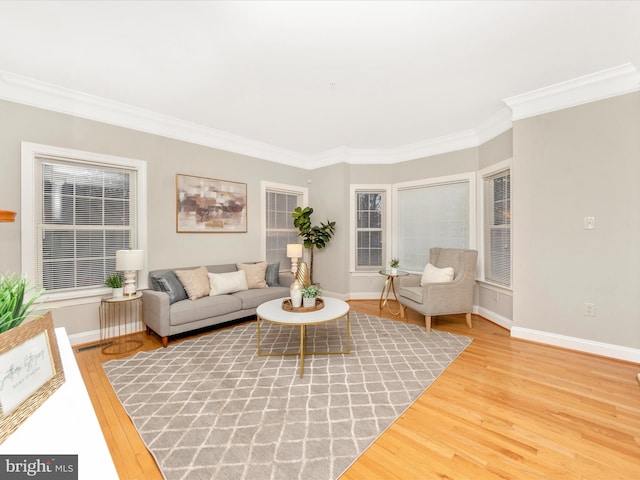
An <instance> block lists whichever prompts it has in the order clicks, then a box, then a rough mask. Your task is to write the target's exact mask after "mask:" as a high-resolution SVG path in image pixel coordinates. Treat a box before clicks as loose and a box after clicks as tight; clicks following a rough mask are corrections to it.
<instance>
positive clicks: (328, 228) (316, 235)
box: [291, 207, 336, 283]
mask: <svg viewBox="0 0 640 480" xmlns="http://www.w3.org/2000/svg"><path fill="white" fill-rule="evenodd" d="M312 213H313V208H311V207H305V208H301V207H296V209H295V210H294V211H293V213H292V214H291V217H293V226H294V227H296V228H297V229H298V236H299V237H300V238H302V243H303V245H304V248H308V249H309V278H310V280H311V283H313V250H314V248H325V247H326V246H327V244H328V243H329V241H330V240H331V237H333V234H334V233H335V231H336V222H331V221H329V220H327V223H322V222H320V225H311V214H312Z"/></svg>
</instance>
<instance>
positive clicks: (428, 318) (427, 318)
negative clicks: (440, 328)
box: [424, 315, 431, 333]
mask: <svg viewBox="0 0 640 480" xmlns="http://www.w3.org/2000/svg"><path fill="white" fill-rule="evenodd" d="M424 326H425V327H426V328H427V333H431V316H430V315H425V316H424Z"/></svg>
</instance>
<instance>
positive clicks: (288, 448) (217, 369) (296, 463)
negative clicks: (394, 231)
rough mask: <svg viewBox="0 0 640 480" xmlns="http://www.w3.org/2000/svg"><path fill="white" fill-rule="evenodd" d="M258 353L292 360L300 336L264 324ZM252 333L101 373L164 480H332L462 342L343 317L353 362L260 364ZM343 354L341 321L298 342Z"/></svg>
mask: <svg viewBox="0 0 640 480" xmlns="http://www.w3.org/2000/svg"><path fill="white" fill-rule="evenodd" d="M262 326H263V328H262V342H261V344H262V349H263V352H264V351H267V350H268V349H269V348H273V350H274V351H282V349H288V350H290V351H296V350H297V349H298V346H299V331H300V330H299V327H291V326H281V325H273V324H270V323H268V322H263V323H262ZM256 333H257V332H256V323H255V322H251V323H246V324H242V325H238V326H236V327H233V328H230V329H226V330H220V331H214V332H212V333H211V334H209V335H206V336H202V337H199V338H195V339H193V340H187V341H184V342H181V343H175V344H173V345H171V346H169V347H168V348H166V349H165V348H160V349H157V350H153V351H150V352H139V353H137V354H136V355H135V356H133V357H130V358H125V359H121V360H111V361H109V362H106V363H104V364H103V368H104V370H105V372H106V374H107V377H108V378H109V381H110V382H111V384H112V385H113V388H114V390H115V391H116V393H117V395H118V398H119V399H120V402H122V405H123V406H124V408H125V410H126V411H127V414H128V415H129V416H130V417H131V419H132V420H133V423H134V424H135V426H136V428H137V430H138V432H139V433H140V436H141V437H142V439H143V441H144V442H145V444H146V445H147V447H148V449H149V451H150V452H151V453H152V455H153V456H154V457H155V459H156V462H157V464H158V466H159V467H160V470H161V471H162V473H163V475H164V476H165V478H166V479H170V480H174V479H175V480H178V479H216V480H241V479H247V480H263V479H264V480H266V479H269V480H290V479H296V478H299V479H313V480H334V479H336V478H338V477H339V476H340V475H341V474H342V473H344V471H345V470H346V469H347V468H349V466H350V465H351V464H352V463H353V462H354V461H355V460H356V459H357V458H358V456H360V455H361V454H362V453H363V452H364V451H365V450H366V449H367V447H369V446H370V445H371V444H372V443H373V442H374V441H375V440H376V439H377V438H378V437H379V436H380V434H382V433H383V432H384V430H385V429H387V428H388V427H389V426H390V425H391V424H392V423H393V422H394V421H395V420H396V419H397V418H398V417H399V416H400V415H401V414H402V413H403V412H404V411H405V410H406V409H407V408H408V407H409V406H410V405H411V404H412V403H413V402H414V401H415V400H416V399H417V398H418V397H419V396H420V395H421V394H422V393H423V392H424V391H425V389H426V388H427V387H429V385H431V383H432V382H433V381H434V380H435V379H436V378H437V377H438V376H439V375H440V374H441V373H442V372H443V371H444V370H445V369H446V368H447V366H448V365H450V364H451V362H453V360H455V358H456V357H457V356H458V355H459V354H460V353H461V352H462V351H463V350H464V349H465V348H466V347H467V346H468V345H469V344H470V343H471V339H470V338H467V337H463V336H460V335H454V334H451V333H447V332H442V331H439V330H432V331H431V334H430V335H427V334H426V332H425V330H424V327H419V326H417V325H410V324H406V323H403V322H399V321H394V320H388V319H383V318H379V317H376V316H372V315H366V314H363V313H358V312H351V353H350V354H344V355H311V356H308V357H306V358H305V369H304V378H300V370H299V358H298V357H297V356H272V357H258V356H257V355H256V349H257V345H256V342H257V335H256ZM307 335H308V336H307V349H308V350H310V351H311V350H312V349H315V350H316V351H327V350H330V349H335V350H339V349H342V348H344V339H345V335H346V321H345V320H340V321H338V322H332V323H328V324H324V325H319V326H317V327H315V328H312V327H310V328H309V329H308V332H307Z"/></svg>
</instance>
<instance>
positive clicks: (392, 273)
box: [391, 267, 398, 275]
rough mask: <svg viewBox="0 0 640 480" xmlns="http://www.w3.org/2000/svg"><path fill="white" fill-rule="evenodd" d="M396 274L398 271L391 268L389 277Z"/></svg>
mask: <svg viewBox="0 0 640 480" xmlns="http://www.w3.org/2000/svg"><path fill="white" fill-rule="evenodd" d="M397 274H398V269H397V268H395V267H393V268H391V275H397Z"/></svg>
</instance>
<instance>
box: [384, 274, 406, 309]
mask: <svg viewBox="0 0 640 480" xmlns="http://www.w3.org/2000/svg"><path fill="white" fill-rule="evenodd" d="M378 273H379V274H380V275H384V276H385V277H387V278H385V280H384V287H382V293H381V294H380V303H379V305H378V306H379V307H380V310H382V309H383V308H384V307H387V310H389V313H390V314H391V315H400V310H401V308H402V307H398V311H397V312H394V311H392V310H391V307H390V306H389V296H390V294H391V293H392V292H393V299H394V300H395V301H396V302H398V294H397V293H396V285H395V280H396V277H404V276H406V275H409V272H404V271H402V270H397V271H393V272H392V271H391V270H380V271H379V272H378ZM398 303H400V302H398Z"/></svg>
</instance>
